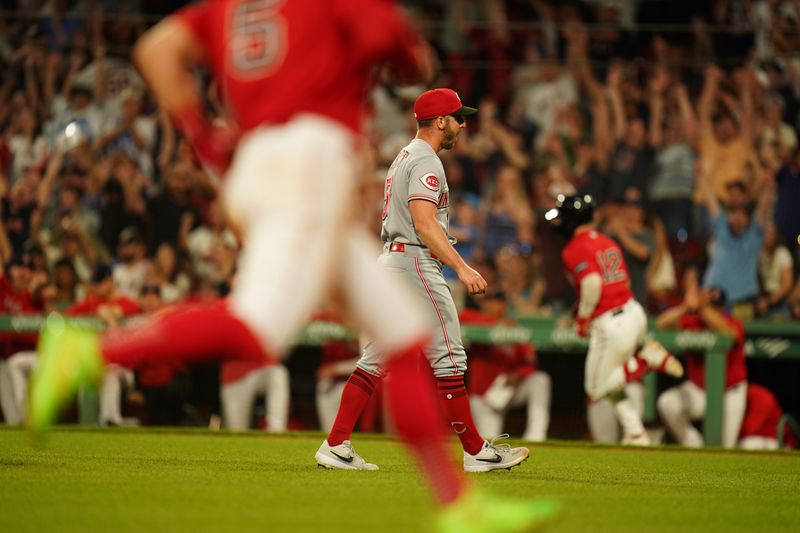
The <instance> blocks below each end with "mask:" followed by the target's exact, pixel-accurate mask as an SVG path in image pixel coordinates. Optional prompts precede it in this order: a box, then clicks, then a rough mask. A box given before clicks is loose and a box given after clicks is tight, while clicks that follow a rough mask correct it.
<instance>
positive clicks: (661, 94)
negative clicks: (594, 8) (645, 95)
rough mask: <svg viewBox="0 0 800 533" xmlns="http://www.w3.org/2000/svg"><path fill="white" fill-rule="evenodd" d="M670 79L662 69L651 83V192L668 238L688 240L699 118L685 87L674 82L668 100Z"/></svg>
mask: <svg viewBox="0 0 800 533" xmlns="http://www.w3.org/2000/svg"><path fill="white" fill-rule="evenodd" d="M667 81H668V79H667V74H666V72H664V71H661V70H660V71H658V73H657V74H656V76H655V77H654V78H653V80H651V82H650V91H651V93H650V145H651V146H652V147H653V149H654V150H656V152H655V169H654V174H653V180H652V182H651V184H650V190H649V194H650V200H651V202H652V206H653V210H654V211H655V212H656V213H657V214H658V216H659V217H660V218H661V220H662V221H663V223H664V229H665V230H666V233H667V237H668V238H670V239H678V240H682V241H685V240H686V239H687V238H688V236H689V233H690V232H691V230H692V213H693V209H692V207H693V205H692V192H693V190H694V182H695V153H694V150H693V149H692V146H693V144H694V140H695V134H696V125H695V122H696V120H695V117H694V111H693V110H692V105H691V103H690V102H689V96H688V91H687V89H686V86H685V85H682V84H677V85H674V86H673V88H672V90H671V91H670V94H669V96H670V100H666V98H665V96H666V93H667Z"/></svg>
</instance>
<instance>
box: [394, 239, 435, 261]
mask: <svg viewBox="0 0 800 533" xmlns="http://www.w3.org/2000/svg"><path fill="white" fill-rule="evenodd" d="M388 244H389V251H390V252H400V253H405V252H406V247H408V248H409V249H408V251H409V252H411V250H418V251H419V255H426V254H425V253H424V251H427V252H428V254H430V256H431V259H439V258H438V257H437V256H436V254H434V253H433V252H431V251H430V250H429V249H428V248H426V247H425V246H420V245H418V244H406V243H404V242H392V243H388Z"/></svg>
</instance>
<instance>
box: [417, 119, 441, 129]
mask: <svg viewBox="0 0 800 533" xmlns="http://www.w3.org/2000/svg"><path fill="white" fill-rule="evenodd" d="M436 118H439V117H436ZM434 120H436V119H435V118H428V119H425V120H418V121H417V127H418V128H429V127H431V126H432V125H433V121H434Z"/></svg>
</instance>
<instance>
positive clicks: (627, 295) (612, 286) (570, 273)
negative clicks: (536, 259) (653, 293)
mask: <svg viewBox="0 0 800 533" xmlns="http://www.w3.org/2000/svg"><path fill="white" fill-rule="evenodd" d="M561 259H562V261H563V262H564V267H565V268H566V269H567V277H568V278H570V279H571V280H572V283H573V284H574V285H575V292H577V293H578V298H580V296H581V280H582V279H583V278H584V277H586V276H587V275H588V274H591V273H592V272H597V273H598V274H600V277H601V278H602V279H603V288H602V292H601V294H600V301H599V302H597V307H595V309H594V312H593V313H592V316H591V318H596V317H598V316H600V315H602V314H603V313H605V312H606V311H610V310H612V309H616V308H617V307H620V306H622V305H624V304H625V302H627V301H628V300H630V299H631V298H633V293H631V283H630V279H629V278H628V267H627V266H625V259H624V258H623V256H622V250H620V248H619V245H618V244H617V243H616V242H614V241H613V240H612V239H611V238H609V237H607V236H605V235H603V234H602V233H598V232H596V231H579V232H577V233H575V235H574V236H573V237H572V240H570V241H569V242H568V243H567V245H566V246H565V247H564V251H562V252H561Z"/></svg>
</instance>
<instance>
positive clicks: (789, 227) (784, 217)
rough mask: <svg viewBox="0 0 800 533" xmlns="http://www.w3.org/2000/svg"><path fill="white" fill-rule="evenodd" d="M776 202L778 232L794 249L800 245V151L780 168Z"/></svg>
mask: <svg viewBox="0 0 800 533" xmlns="http://www.w3.org/2000/svg"><path fill="white" fill-rule="evenodd" d="M775 181H776V182H777V191H776V196H777V199H776V202H775V223H776V224H777V229H778V234H779V235H780V236H781V237H782V238H783V239H785V241H786V242H787V243H789V244H790V245H791V247H792V249H794V250H797V249H798V248H797V247H798V246H800V216H797V206H798V205H800V151H796V152H795V153H794V154H793V155H792V157H791V158H789V160H788V161H787V162H785V163H784V164H783V165H782V166H781V167H780V169H779V170H778V172H777V174H776V176H775Z"/></svg>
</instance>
